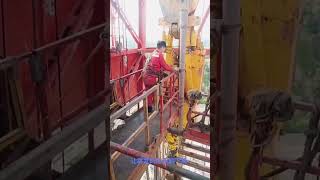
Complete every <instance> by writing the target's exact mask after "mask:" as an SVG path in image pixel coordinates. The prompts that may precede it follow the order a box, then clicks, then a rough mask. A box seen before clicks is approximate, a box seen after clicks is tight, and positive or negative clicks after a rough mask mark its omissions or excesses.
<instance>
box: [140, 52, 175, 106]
mask: <svg viewBox="0 0 320 180" xmlns="http://www.w3.org/2000/svg"><path fill="white" fill-rule="evenodd" d="M148 69H149V70H151V71H153V72H156V73H158V74H159V73H161V71H163V70H165V71H169V72H173V68H172V67H170V66H169V65H168V64H167V63H166V62H165V60H164V57H163V54H162V53H161V52H159V51H158V50H155V51H154V52H153V55H152V57H151V59H150V62H149V64H148V67H147V71H146V72H145V73H144V84H145V86H146V89H147V90H148V89H150V88H152V87H153V86H154V85H156V84H157V79H158V77H159V76H158V75H155V73H150V71H148ZM153 97H154V94H151V95H149V96H148V106H149V107H151V106H152V105H153V104H154V102H153Z"/></svg>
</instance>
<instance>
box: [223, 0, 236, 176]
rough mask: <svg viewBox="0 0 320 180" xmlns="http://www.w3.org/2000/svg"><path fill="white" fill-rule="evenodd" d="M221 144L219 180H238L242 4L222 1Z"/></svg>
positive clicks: (226, 0)
mask: <svg viewBox="0 0 320 180" xmlns="http://www.w3.org/2000/svg"><path fill="white" fill-rule="evenodd" d="M222 3H223V4H222V15H223V28H222V42H221V47H222V49H221V58H222V61H221V63H222V64H221V73H222V74H221V109H220V115H221V120H222V121H221V142H220V147H219V175H220V176H219V179H221V180H234V179H235V164H234V163H232V162H235V159H236V157H235V130H236V129H235V127H236V119H237V98H238V64H239V30H240V28H239V24H240V0H223V1H222Z"/></svg>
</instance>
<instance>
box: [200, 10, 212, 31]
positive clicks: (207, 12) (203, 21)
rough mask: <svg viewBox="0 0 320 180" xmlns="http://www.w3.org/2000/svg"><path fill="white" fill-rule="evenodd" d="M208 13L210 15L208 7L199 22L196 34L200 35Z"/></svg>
mask: <svg viewBox="0 0 320 180" xmlns="http://www.w3.org/2000/svg"><path fill="white" fill-rule="evenodd" d="M209 13H210V6H209V7H208V8H207V11H206V13H205V15H204V16H203V19H202V21H201V24H200V27H199V29H198V33H201V31H202V28H203V26H204V24H205V23H206V20H207V18H208V16H209Z"/></svg>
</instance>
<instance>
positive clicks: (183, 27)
mask: <svg viewBox="0 0 320 180" xmlns="http://www.w3.org/2000/svg"><path fill="white" fill-rule="evenodd" d="M180 3H181V5H180V23H179V24H180V62H179V69H180V73H179V113H180V114H179V117H180V121H179V127H180V129H183V119H184V118H183V103H184V84H185V58H186V38H187V26H188V5H189V0H181V2H180Z"/></svg>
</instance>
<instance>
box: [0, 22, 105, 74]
mask: <svg viewBox="0 0 320 180" xmlns="http://www.w3.org/2000/svg"><path fill="white" fill-rule="evenodd" d="M108 24H109V23H106V22H105V23H102V24H99V25H97V26H94V27H92V28H89V29H86V30H83V31H80V32H78V33H75V34H73V35H70V36H68V37H65V38H62V39H60V40H57V41H54V42H52V43H48V44H46V45H44V46H41V47H39V48H35V49H33V50H32V51H29V52H25V53H23V54H20V55H17V56H11V57H7V58H5V59H1V60H0V69H1V68H6V67H8V66H11V65H13V64H15V63H18V62H20V61H23V60H24V61H26V60H28V59H27V58H29V57H31V56H32V55H33V53H39V52H44V51H48V50H51V49H54V48H57V47H59V46H61V45H64V44H68V43H71V42H74V41H76V40H78V39H80V38H84V37H87V36H88V35H90V34H92V33H94V32H97V31H102V30H103V29H104V27H105V26H106V25H108Z"/></svg>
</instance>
